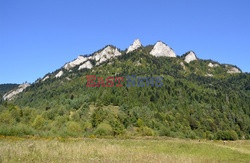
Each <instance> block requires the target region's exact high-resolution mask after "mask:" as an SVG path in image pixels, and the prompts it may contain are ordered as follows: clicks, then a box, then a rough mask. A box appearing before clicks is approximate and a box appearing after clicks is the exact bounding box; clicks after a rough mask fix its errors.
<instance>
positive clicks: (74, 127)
mask: <svg viewBox="0 0 250 163" xmlns="http://www.w3.org/2000/svg"><path fill="white" fill-rule="evenodd" d="M66 128H67V133H68V134H69V135H72V136H75V135H78V134H80V133H81V132H82V128H81V125H80V124H79V123H77V122H73V121H69V122H67V124H66Z"/></svg>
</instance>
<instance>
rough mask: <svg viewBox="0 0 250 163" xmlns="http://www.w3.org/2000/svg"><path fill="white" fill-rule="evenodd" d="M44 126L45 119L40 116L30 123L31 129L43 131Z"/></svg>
mask: <svg viewBox="0 0 250 163" xmlns="http://www.w3.org/2000/svg"><path fill="white" fill-rule="evenodd" d="M44 125H45V119H44V118H43V117H42V116H41V115H37V116H36V118H35V120H34V121H33V123H32V127H34V128H35V129H38V130H41V129H43V127H44Z"/></svg>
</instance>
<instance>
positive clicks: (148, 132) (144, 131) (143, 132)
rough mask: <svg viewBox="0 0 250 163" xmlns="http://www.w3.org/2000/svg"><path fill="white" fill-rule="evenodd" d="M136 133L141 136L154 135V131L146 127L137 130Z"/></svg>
mask: <svg viewBox="0 0 250 163" xmlns="http://www.w3.org/2000/svg"><path fill="white" fill-rule="evenodd" d="M138 132H139V134H140V135H141V136H153V135H154V131H153V130H152V129H151V128H149V127H147V126H144V127H140V128H138Z"/></svg>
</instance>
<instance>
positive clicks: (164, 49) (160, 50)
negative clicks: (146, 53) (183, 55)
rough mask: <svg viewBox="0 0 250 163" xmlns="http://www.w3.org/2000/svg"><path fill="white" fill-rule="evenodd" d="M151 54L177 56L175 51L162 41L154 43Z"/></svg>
mask: <svg viewBox="0 0 250 163" xmlns="http://www.w3.org/2000/svg"><path fill="white" fill-rule="evenodd" d="M150 54H151V55H153V56H155V57H161V56H163V57H176V54H175V52H174V51H173V50H172V49H171V48H170V47H169V46H167V45H166V44H165V43H163V42H161V41H159V42H157V43H156V44H155V45H154V48H153V49H152V50H151V52H150Z"/></svg>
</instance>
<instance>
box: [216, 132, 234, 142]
mask: <svg viewBox="0 0 250 163" xmlns="http://www.w3.org/2000/svg"><path fill="white" fill-rule="evenodd" d="M216 138H217V140H237V139H238V135H237V133H236V132H235V131H233V130H230V131H228V130H227V131H218V132H217V134H216Z"/></svg>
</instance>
